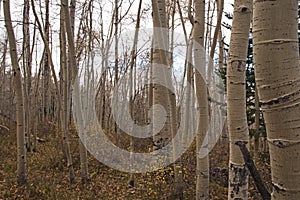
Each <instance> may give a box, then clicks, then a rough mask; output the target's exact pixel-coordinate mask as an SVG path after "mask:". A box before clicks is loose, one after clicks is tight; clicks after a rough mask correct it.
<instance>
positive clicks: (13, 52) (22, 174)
mask: <svg viewBox="0 0 300 200" xmlns="http://www.w3.org/2000/svg"><path fill="white" fill-rule="evenodd" d="M3 10H4V18H5V26H6V30H7V35H8V41H9V48H10V49H9V50H10V58H11V63H12V70H13V78H14V79H13V80H14V89H15V91H16V118H17V148H18V152H17V182H18V183H19V184H22V183H25V182H26V151H25V128H24V123H25V116H24V104H23V93H22V80H21V69H20V66H19V63H18V54H17V45H16V38H15V34H14V31H13V27H12V23H11V15H10V1H9V0H3Z"/></svg>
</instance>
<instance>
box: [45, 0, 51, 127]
mask: <svg viewBox="0 0 300 200" xmlns="http://www.w3.org/2000/svg"><path fill="white" fill-rule="evenodd" d="M45 7H46V16H45V26H44V30H45V32H44V37H45V42H46V43H47V45H49V28H50V23H49V0H45ZM43 58H44V70H43V75H44V88H43V92H44V93H43V94H44V96H43V112H44V114H43V119H44V120H43V122H44V123H48V118H49V94H50V91H49V82H50V67H49V55H48V52H47V50H46V47H45V50H44V57H43Z"/></svg>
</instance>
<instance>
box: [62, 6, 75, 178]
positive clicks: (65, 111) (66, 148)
mask: <svg viewBox="0 0 300 200" xmlns="http://www.w3.org/2000/svg"><path fill="white" fill-rule="evenodd" d="M60 12H61V13H60V15H61V16H60V17H61V18H60V51H61V59H60V64H61V71H62V76H63V77H62V80H63V82H62V83H61V84H63V91H62V94H63V103H62V105H63V108H62V115H61V118H62V120H61V122H62V136H63V137H62V138H63V149H64V153H65V156H66V159H67V166H68V169H69V176H70V183H73V182H74V180H75V174H74V168H73V161H72V155H71V151H70V144H69V136H68V130H69V120H68V113H69V112H68V108H69V106H68V100H69V96H70V93H69V88H70V86H69V77H70V75H69V72H70V70H69V65H68V64H67V48H66V33H65V32H66V31H65V24H64V21H65V17H64V12H63V9H61V11H60Z"/></svg>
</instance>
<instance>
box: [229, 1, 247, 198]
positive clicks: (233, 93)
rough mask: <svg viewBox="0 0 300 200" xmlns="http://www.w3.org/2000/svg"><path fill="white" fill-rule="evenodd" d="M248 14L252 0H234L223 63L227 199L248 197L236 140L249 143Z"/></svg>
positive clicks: (245, 168) (242, 164)
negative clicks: (225, 77) (227, 169)
mask: <svg viewBox="0 0 300 200" xmlns="http://www.w3.org/2000/svg"><path fill="white" fill-rule="evenodd" d="M251 16H252V1H251V0H235V2H234V13H233V22H232V29H231V38H230V45H229V60H228V66H227V105H228V107H227V116H228V117H227V122H228V128H229V148H230V155H229V184H228V199H245V200H246V199H248V174H249V172H248V168H247V167H246V165H245V161H244V158H243V155H242V153H241V152H240V149H239V147H238V146H237V145H236V142H245V143H246V144H248V143H249V131H248V124H247V115H246V86H245V76H246V57H247V50H248V42H249V31H250V21H251ZM247 146H249V144H248V145H247Z"/></svg>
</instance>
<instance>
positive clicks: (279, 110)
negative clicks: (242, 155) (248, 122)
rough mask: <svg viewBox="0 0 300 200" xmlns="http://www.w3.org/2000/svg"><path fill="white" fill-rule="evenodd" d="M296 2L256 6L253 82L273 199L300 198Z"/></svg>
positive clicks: (299, 73) (284, 0)
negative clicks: (264, 133) (263, 127)
mask: <svg viewBox="0 0 300 200" xmlns="http://www.w3.org/2000/svg"><path fill="white" fill-rule="evenodd" d="M297 3H298V2H297V0H279V1H260V0H255V1H254V14H253V45H254V49H253V50H254V64H255V79H256V84H257V90H258V95H259V99H260V102H261V109H262V111H263V114H264V119H265V122H266V129H267V136H268V144H269V151H270V159H271V171H272V174H271V176H272V185H273V192H272V197H271V198H272V199H273V200H275V199H276V200H286V199H289V200H296V199H297V200H298V199H300V173H299V171H300V155H299V152H300V115H299V113H300V106H299V105H300V93H299V91H300V79H299V78H300V64H299V47H298V35H297V29H298V21H297Z"/></svg>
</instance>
